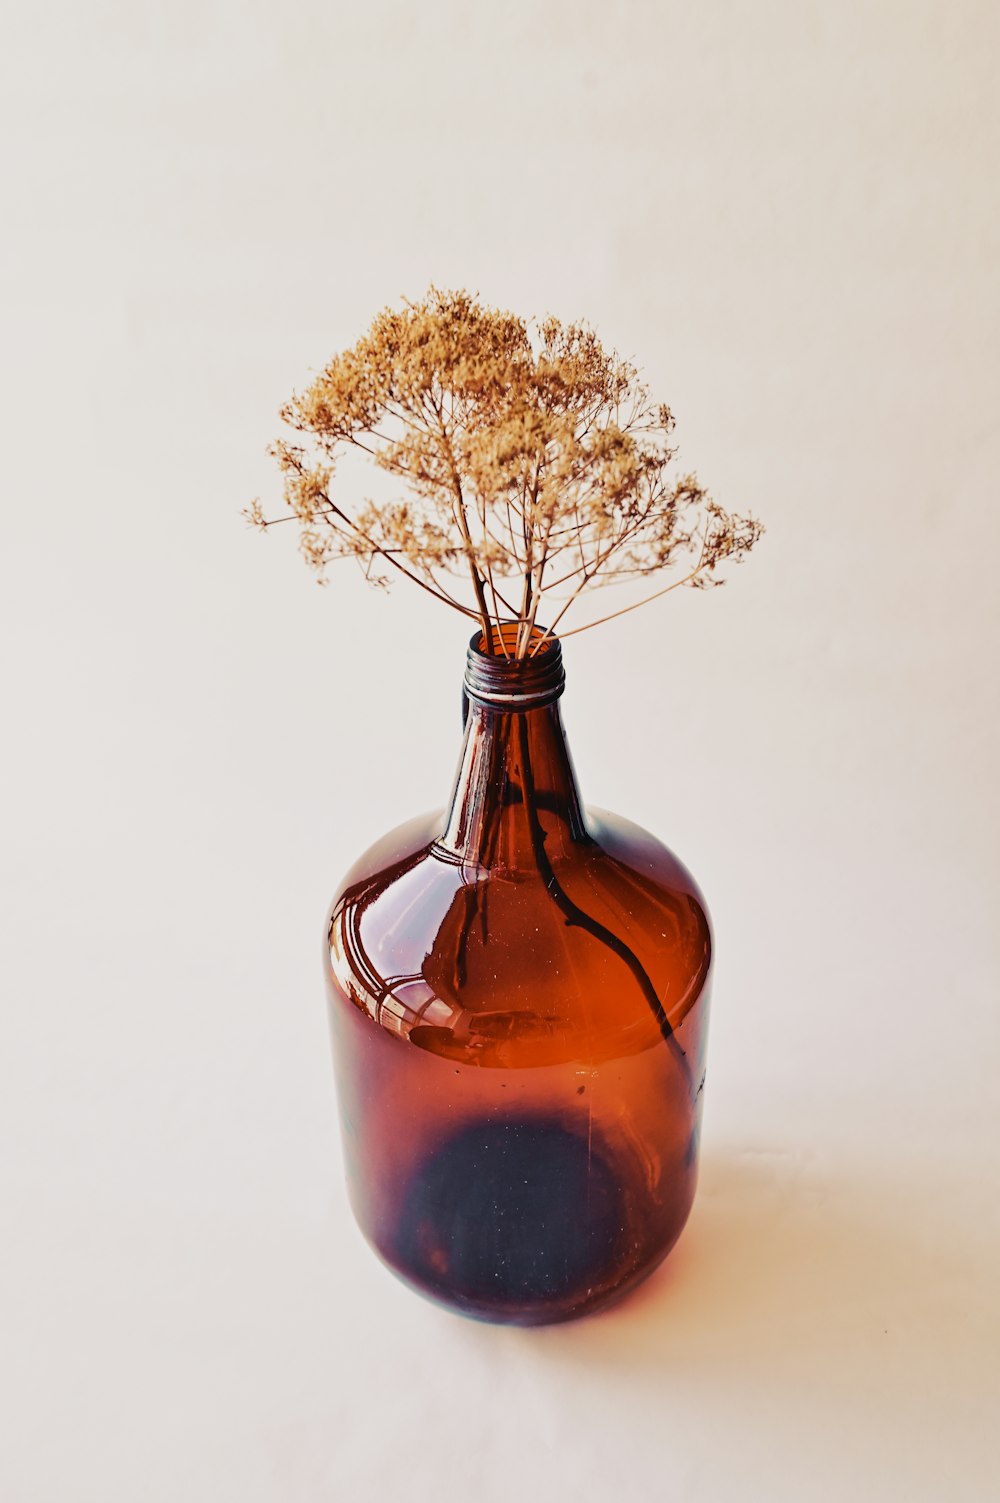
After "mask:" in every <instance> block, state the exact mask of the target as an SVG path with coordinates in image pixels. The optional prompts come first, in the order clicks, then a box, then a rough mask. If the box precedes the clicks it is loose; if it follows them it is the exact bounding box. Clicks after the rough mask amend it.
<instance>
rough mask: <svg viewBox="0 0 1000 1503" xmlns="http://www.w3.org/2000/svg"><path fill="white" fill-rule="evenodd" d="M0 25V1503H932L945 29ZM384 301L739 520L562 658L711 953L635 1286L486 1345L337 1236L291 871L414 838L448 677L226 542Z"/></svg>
mask: <svg viewBox="0 0 1000 1503" xmlns="http://www.w3.org/2000/svg"><path fill="white" fill-rule="evenodd" d="M3 33H4V48H3V55H2V58H0V71H2V109H3V114H4V124H3V135H2V142H3V144H2V151H3V158H4V184H5V191H4V207H5V214H4V219H5V227H4V230H3V233H2V235H0V267H2V287H3V329H4V332H3V346H4V361H3V377H2V379H3V401H2V406H0V412H2V422H3V432H4V446H3V532H2V550H0V558H2V562H0V569H2V581H0V582H2V598H0V622H2V641H3V647H4V653H3V700H2V704H3V721H4V735H3V740H2V757H3V784H2V786H3V794H4V797H3V806H4V818H3V842H2V851H0V898H2V904H3V915H4V924H3V938H2V946H3V948H2V989H3V996H2V1012H0V1049H2V1054H0V1059H2V1069H3V1075H4V1085H3V1091H2V1094H0V1175H2V1199H0V1205H2V1208H3V1220H2V1233H3V1250H4V1251H3V1265H4V1277H3V1281H2V1285H0V1301H2V1302H3V1306H4V1308H3V1311H2V1330H3V1361H2V1364H0V1400H2V1409H3V1413H4V1415H5V1424H4V1427H3V1428H4V1430H5V1432H6V1438H5V1441H4V1445H3V1447H2V1449H0V1496H2V1497H3V1498H4V1499H9V1500H11V1503H90V1500H94V1503H119V1500H120V1503H126V1500H127V1503H133V1500H135V1499H142V1500H143V1503H160V1500H163V1503H168V1500H169V1503H176V1500H177V1499H179V1498H183V1499H184V1500H185V1503H200V1500H206V1503H208V1500H211V1503H217V1500H219V1499H222V1498H229V1497H233V1498H235V1497H239V1498H240V1499H241V1503H276V1500H279V1499H280V1500H282V1503H289V1500H293V1499H295V1500H309V1503H311V1500H319V1499H325V1498H330V1497H341V1496H342V1497H351V1498H353V1499H356V1500H358V1503H367V1500H373V1503H374V1500H375V1499H382V1498H384V1497H387V1496H392V1494H393V1490H394V1489H396V1490H400V1491H402V1490H404V1489H405V1493H406V1496H407V1498H408V1499H410V1500H413V1503H421V1500H430V1499H435V1500H438V1499H441V1498H454V1499H456V1500H459V1499H463V1500H464V1499H467V1498H469V1497H470V1496H475V1497H477V1498H481V1499H483V1500H484V1503H486V1500H489V1503H493V1500H497V1503H499V1500H501V1499H504V1500H505V1499H507V1498H509V1497H510V1496H512V1495H514V1494H516V1495H518V1496H522V1497H525V1498H527V1499H529V1500H530V1499H534V1498H539V1499H540V1498H542V1497H551V1498H569V1497H573V1498H575V1499H579V1500H590V1499H593V1500H596V1499H600V1498H603V1497H605V1496H608V1495H611V1494H614V1495H621V1494H625V1495H628V1496H634V1497H639V1498H644V1497H650V1496H660V1495H661V1494H662V1493H665V1494H666V1495H667V1496H669V1497H671V1498H672V1499H677V1500H681V1499H684V1500H687V1499H692V1500H693V1499H705V1500H713V1503H720V1500H728V1499H744V1498H746V1497H747V1496H748V1495H749V1493H748V1489H750V1490H751V1491H752V1492H753V1495H754V1496H757V1495H760V1496H764V1495H766V1496H768V1497H769V1498H770V1499H773V1500H776V1503H777V1500H788V1503H801V1500H802V1499H807V1498H808V1499H810V1500H827V1499H829V1500H840V1499H842V1498H843V1497H844V1496H845V1495H848V1494H849V1495H850V1496H852V1497H854V1498H856V1499H858V1500H869V1499H871V1500H881V1499H884V1498H886V1497H888V1496H890V1495H894V1496H895V1495H898V1496H904V1495H905V1496H907V1497H908V1498H910V1499H927V1500H938V1499H940V1498H941V1497H945V1496H947V1497H948V1498H950V1499H954V1500H969V1503H982V1500H984V1499H985V1498H986V1497H988V1496H992V1489H993V1488H995V1483H996V1476H995V1453H994V1451H993V1440H992V1431H993V1427H994V1424H995V1412H996V1405H997V1401H998V1399H1000V1392H998V1387H1000V1385H998V1378H997V1365H996V1352H997V1343H998V1338H1000V1302H998V1296H997V1291H996V1280H995V1270H996V1265H997V1255H998V1245H997V1244H998V1231H1000V1225H998V1223H1000V1213H998V1197H997V1180H996V1171H997V1157H998V1155H997V1141H998V1131H1000V1120H998V1119H1000V1112H998V1104H997V1103H998V1093H997V1087H996V1080H997V1071H998V1068H1000V1022H998V998H997V984H996V976H997V945H996V919H995V914H996V908H997V900H998V897H1000V884H998V869H997V812H998V810H997V795H996V775H995V767H996V765H997V761H998V750H1000V748H998V740H1000V737H998V729H1000V726H998V709H997V683H996V678H997V674H996V661H997V648H998V637H1000V631H998V626H1000V622H998V608H997V586H996V569H997V558H998V542H1000V538H998V515H1000V509H998V505H997V478H996V477H997V474H998V472H1000V439H998V428H997V419H996V410H997V402H998V396H1000V390H998V379H997V377H998V361H997V357H998V335H1000V328H998V311H1000V297H998V279H997V261H998V252H1000V213H998V203H997V191H996V161H997V152H998V148H1000V119H998V110H997V105H996V97H997V96H996V89H995V77H994V73H995V58H996V54H997V47H998V45H1000V12H998V11H997V9H996V7H995V6H991V5H989V4H986V3H982V4H977V3H972V0H959V3H952V4H947V5H945V4H943V3H927V0H908V3H902V0H881V3H879V4H875V5H871V4H862V3H860V0H848V3H844V4H839V5H828V6H827V5H817V4H813V3H806V4H801V3H793V0H766V3H757V4H753V5H750V4H739V3H725V4H724V3H708V4H700V5H694V4H685V5H680V4H675V3H673V0H670V3H663V4H653V3H638V0H632V3H619V4H611V3H606V4H601V5H598V4H593V3H588V0H583V3H581V0H577V3H575V4H568V3H563V0H546V3H539V4H533V5H532V4H527V3H523V0H514V3H512V4H507V5H505V6H502V7H490V8H486V7H471V6H467V5H457V4H454V5H452V4H446V3H440V0H434V3H426V4H424V5H421V6H408V5H404V4H402V3H395V4H389V3H385V0H379V3H374V4H372V3H368V4H366V5H364V6H361V5H356V6H347V5H344V4H341V3H336V0H335V3H327V4H323V5H320V4H317V3H315V0H303V3H301V4H299V5H298V6H295V7H293V8H289V7H285V6H279V5H278V4H276V3H274V0H267V3H262V0H256V3H246V0H244V3H242V4H239V5H236V4H222V3H218V0H215V3H211V0H210V3H200V4H198V5H194V4H191V3H187V0H174V3H172V4H170V5H166V4H153V3H149V0H139V3H137V4H124V3H122V0H105V3H97V0H94V3H87V4H83V5H77V4H73V5H71V4H69V3H54V4H52V5H49V6H44V7H37V6H36V7H32V6H21V7H18V8H14V7H12V6H11V7H8V8H7V13H6V15H5V17H4V22H3ZM432 280H433V281H435V282H437V283H438V284H439V285H442V286H446V287H447V286H467V287H469V288H472V289H477V290H478V291H479V292H480V293H481V295H482V296H483V297H484V298H485V299H486V300H487V301H489V302H491V303H496V304H499V305H501V306H506V307H511V308H514V309H516V310H518V311H521V312H524V313H531V312H538V313H542V312H546V311H551V312H554V313H556V314H558V315H559V316H561V317H564V318H574V317H578V316H581V315H582V316H586V317H587V318H589V319H590V320H591V321H592V322H593V323H594V325H595V326H596V327H597V329H598V331H599V332H600V334H601V335H602V337H604V338H605V340H606V341H607V342H608V343H611V344H614V345H616V346H617V348H618V349H619V350H620V351H621V352H622V353H623V354H624V355H627V356H629V357H631V358H634V359H635V360H636V361H637V362H638V363H639V364H640V365H641V366H642V368H643V370H644V373H645V375H646V377H647V379H648V380H649V382H650V384H651V385H652V387H653V389H654V391H655V392H656V393H657V395H658V396H660V397H662V398H663V399H664V400H667V401H669V402H670V403H671V405H672V406H673V408H674V410H675V412H676V414H677V417H678V436H679V440H680V443H681V450H682V454H681V458H682V462H683V463H684V464H685V465H689V466H691V467H694V468H696V469H697V471H698V473H699V476H700V478H701V479H702V480H703V481H704V482H705V483H707V484H708V485H709V486H710V487H711V489H712V491H713V492H714V494H715V495H716V496H717V497H718V499H719V500H720V501H721V502H722V503H723V504H724V505H725V506H727V507H730V508H731V509H735V510H742V509H749V510H752V511H754V512H755V513H757V514H758V515H760V516H761V517H762V518H763V519H764V521H765V522H766V524H767V526H768V533H767V536H766V538H765V539H764V541H763V542H762V543H761V545H760V547H759V550H758V551H757V553H756V554H755V556H754V557H753V559H752V560H751V561H750V562H749V563H748V564H747V565H746V566H745V567H744V568H742V569H739V570H737V571H735V573H734V575H733V578H732V580H731V582H730V583H729V584H728V585H727V587H726V588H725V589H724V590H720V591H716V592H714V593H713V594H709V595H701V594H697V593H695V592H690V591H685V592H680V593H679V594H677V595H673V596H671V597H669V598H668V599H666V600H664V601H662V602H660V603H658V604H656V605H653V606H651V607H649V608H648V609H647V610H645V611H643V612H640V613H637V614H635V615H633V616H630V617H627V618H625V619H623V620H621V621H619V622H616V623H613V624H612V625H610V626H608V627H605V628H602V629H600V630H598V631H597V632H595V633H593V634H589V635H584V636H581V637H579V638H574V639H572V640H571V641H569V642H567V648H566V651H567V658H568V671H569V687H568V690H567V694H566V698H565V702H564V704H565V716H566V722H567V726H568V730H569V734H570V737H571V741H572V745H573V749H574V753H575V757H576V762H577V767H578V771H579V774H580V779H581V783H582V786H583V789H584V792H585V795H586V796H587V797H588V798H589V799H590V800H591V801H593V802H595V803H597V804H600V805H604V806H606V807H612V808H616V809H618V810H620V811H621V812H622V813H624V814H626V815H628V816H630V817H632V818H635V819H637V820H639V821H641V822H643V823H645V824H647V825H648V826H650V827H651V828H652V829H654V830H656V831H657V832H658V833H660V834H661V835H662V836H663V837H664V838H665V839H666V840H667V842H668V843H669V844H670V845H672V846H673V847H674V848H675V849H676V850H677V851H678V852H679V853H680V854H681V855H682V856H683V858H684V859H685V860H686V861H687V862H688V864H689V865H690V866H691V867H692V869H693V870H694V871H695V873H696V874H697V875H698V878H699V880H700V881H701V884H702V886H703V888H704V890H705V892H706V894H707V897H708V900H709V903H710V906H711V908H712V911H713V915H714V918H715V923H716V929H717V937H718V972H717V982H716V992H715V1002H714V1011H713V1018H712V1027H711V1037H710V1050H709V1074H708V1088H707V1096H706V1117H705V1131H704V1149H703V1152H704V1162H703V1171H702V1182H701V1188H700V1192H699V1200H698V1202H697V1204H696V1209H695V1212H694V1215H693V1217H692V1221H691V1223H690V1225H689V1228H688V1230H687V1232H686V1233H685V1237H684V1239H683V1241H682V1243H681V1244H680V1246H679V1247H678V1249H677V1251H676V1252H675V1254H674V1255H673V1256H672V1257H671V1259H670V1260H669V1262H668V1264H667V1265H666V1267H665V1268H664V1270H663V1271H662V1272H661V1273H660V1274H658V1275H657V1276H656V1277H655V1278H654V1279H653V1280H652V1281H651V1282H650V1284H648V1285H647V1286H646V1287H645V1288H644V1289H643V1290H642V1291H641V1292H640V1293H639V1294H637V1295H636V1296H635V1297H633V1299H631V1300H630V1301H629V1302H627V1303H626V1304H625V1305H623V1306H622V1307H621V1308H620V1309H619V1310H617V1311H613V1312H609V1313H608V1314H607V1315H605V1316H601V1317H598V1318H594V1319H591V1320H588V1321H584V1322H581V1323H579V1324H578V1325H573V1326H568V1327H564V1328H558V1329H551V1330H543V1331H537V1332H534V1333H530V1332H519V1331H510V1330H502V1329H494V1328H490V1327H485V1326H476V1325H473V1324H469V1323H466V1322H463V1321H461V1320H459V1319H457V1318H455V1317H451V1316H448V1315H446V1314H444V1313H442V1312H439V1311H437V1310H435V1309H434V1308H432V1307H431V1306H430V1305H426V1304H424V1303H422V1302H421V1301H419V1300H418V1299H416V1298H415V1297H414V1296H411V1295H410V1294H408V1293H407V1292H405V1291H404V1290H403V1289H402V1288H401V1286H398V1285H397V1284H396V1283H394V1281H393V1280H392V1279H391V1278H390V1276H389V1275H388V1274H386V1273H384V1272H383V1271H382V1270H381V1268H380V1267H379V1266H378V1265H377V1264H376V1263H375V1262H374V1261H373V1259H372V1258H371V1256H370V1254H369V1253H368V1252H367V1251H366V1250H365V1248H364V1247H363V1245H362V1243H361V1239H360V1237H359V1235H358V1234H357V1233H356V1232H355V1230H354V1228H353V1224H352V1223H351V1221H350V1217H349V1213H348V1210H347V1205H346V1199H345V1192H344V1189H343V1185H342V1180H341V1167H340V1159H339V1148H338V1143H337V1136H336V1118H335V1106H334V1098H333V1092H332V1078H331V1071H330V1065H329V1058H328V1045H327V1037H326V1023H325V1017H324V1012H323V1001H322V992H321V977H320V965H319V953H320V929H321V922H322V917H323V911H324V907H325V904H326V902H327V899H328V897H329V896H330V894H331V892H332V890H333V888H334V886H335V884H336V882H337V880H338V878H339V876H340V875H341V872H342V871H343V869H344V868H345V867H346V866H347V865H348V864H349V862H350V861H351V860H353V858H354V856H355V855H356V854H357V853H358V851H359V850H360V849H361V848H363V846H365V845H366V844H367V843H368V842H369V841H370V840H371V839H372V838H373V837H374V836H375V835H377V834H378V833H380V832H381V831H382V830H383V829H385V828H387V827H388V826H390V825H391V824H393V823H395V822H397V821H398V820H400V819H402V818H405V817H407V816H408V815H410V814H412V813H414V812H416V811H418V810H421V809H423V808H426V807H428V806H431V805H435V804H438V803H440V802H442V801H443V800H444V798H445V797H446V795H447V792H448V789H449V786H450V782H451V778H452V775H453V771H454V766H455V760H456V757H457V751H458V741H459V725H458V689H459V680H460V675H461V670H462V662H463V653H464V644H465V639H466V632H465V630H464V627H463V625H462V623H461V621H460V619H459V618H458V617H452V616H450V614H449V613H447V612H444V611H439V610H438V608H437V607H435V606H434V605H433V604H428V603H426V602H425V600H424V599H423V598H422V597H420V596H419V595H418V594H417V592H413V593H407V591H406V589H405V587H399V588H397V589H394V591H393V592H392V594H391V595H390V596H389V597H388V598H379V597H377V596H375V595H374V594H372V593H371V592H369V591H368V589H367V587H366V586H365V585H364V583H363V581H362V580H361V579H360V577H359V576H358V575H357V574H356V573H354V572H352V571H351V569H350V566H346V565H341V566H338V570H337V572H335V574H334V575H333V578H332V580H331V583H330V585H329V586H328V588H327V589H326V590H320V589H317V588H316V587H315V585H314V584H313V583H312V582H311V579H310V577H309V576H308V575H307V573H306V571H305V569H304V567H303V566H302V564H301V563H300V561H299V559H298V558H297V556H296V553H295V548H294V542H293V539H292V538H291V536H282V535H281V534H280V531H279V532H278V533H274V534H271V535H269V536H268V537H267V538H264V539H261V538H258V537H257V536H256V535H254V534H252V533H250V532H248V531H247V530H246V529H245V528H244V526H243V524H242V523H241V521H240V518H239V515H238V512H239V508H240V507H241V506H242V505H244V504H245V503H246V502H247V501H248V500H249V499H250V498H252V497H253V496H254V495H260V496H262V498H263V499H264V500H265V502H267V501H268V500H271V501H274V502H275V503H276V501H277V495H278V486H277V480H276V476H275V473H274V470H273V465H272V462H271V461H270V460H269V459H268V457H267V455H266V453H265V448H266V445H267V443H268V442H269V441H270V440H271V439H272V438H273V437H275V436H277V433H278V428H279V425H278V422H277V417H276V410H277V407H278V406H279V404H280V402H281V401H282V400H284V398H285V397H286V396H287V395H288V394H289V393H290V392H291V390H292V389H293V388H294V387H296V386H299V387H301V386H302V385H303V384H304V382H305V381H306V379H307V378H308V375H309V372H310V371H311V370H315V369H317V368H318V367H319V366H321V365H322V364H323V362H324V361H325V360H326V359H327V358H328V357H329V356H330V355H331V354H332V353H333V352H334V351H335V350H337V349H340V348H341V347H343V346H344V345H346V344H348V343H352V342H353V341H354V340H355V339H356V338H357V337H358V336H359V335H360V334H361V333H362V332H363V331H364V329H365V328H366V327H367V324H368V322H369V319H370V317H371V316H372V314H373V313H374V312H375V311H376V310H377V309H378V308H379V307H381V306H382V305H384V304H385V303H386V302H389V301H397V300H398V299H399V298H400V297H401V296H402V295H404V294H405V295H409V296H416V295H419V294H420V293H421V292H422V291H423V290H424V289H425V288H426V286H427V285H428V283H429V282H430V281H432ZM289 531H290V529H289ZM991 1468H992V1481H991Z"/></svg>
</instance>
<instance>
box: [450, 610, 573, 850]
mask: <svg viewBox="0 0 1000 1503" xmlns="http://www.w3.org/2000/svg"><path fill="white" fill-rule="evenodd" d="M478 641H479V639H478V638H477V637H474V638H473V642H472V645H471V646H470V649H469V665H468V667H467V670H466V678H465V694H466V704H467V714H466V723H465V739H464V742H463V745H462V755H461V758H460V761H459V767H458V774H457V776H456V779H455V786H454V790H453V792H452V797H451V805H450V810H449V814H448V821H447V826H446V829H445V832H444V834H443V836H442V837H441V839H440V841H439V842H438V843H439V845H441V846H443V847H444V848H445V849H447V850H449V851H450V852H451V853H452V854H453V855H454V856H457V857H458V858H459V859H460V860H461V861H462V862H463V863H468V864H469V865H475V866H479V867H484V868H487V869H490V870H493V871H497V870H507V871H510V872H519V871H529V870H535V871H537V870H539V869H540V867H539V862H540V860H541V863H542V866H544V865H545V864H546V862H551V861H554V860H557V859H558V858H559V856H560V855H561V854H563V853H565V852H568V849H569V847H570V846H571V845H573V844H574V843H579V842H580V841H581V840H585V839H586V838H587V830H586V824H585V821H584V815H583V806H582V804H581V802H580V794H579V790H578V788H577V782H576V774H575V773H574V770H573V761H572V758H571V756H570V752H569V747H568V745H567V743H566V736H565V732H564V731H563V724H562V716H561V714H560V712H559V704H558V699H559V696H560V695H561V693H562V687H563V682H564V675H563V671H562V654H561V650H560V647H559V643H558V642H557V641H551V642H550V643H547V644H546V647H545V649H544V651H543V652H541V653H539V654H538V655H537V656H536V657H535V658H534V659H529V660H528V662H527V663H526V664H525V663H521V664H518V663H514V662H513V661H507V660H505V659H504V658H503V657H499V658H498V657H489V658H487V657H486V655H485V654H484V653H483V652H482V651H481V650H480V648H479V646H478V645H477V643H478Z"/></svg>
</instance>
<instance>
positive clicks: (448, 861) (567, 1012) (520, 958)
mask: <svg viewBox="0 0 1000 1503" xmlns="http://www.w3.org/2000/svg"><path fill="white" fill-rule="evenodd" d="M440 830H441V813H440V811H435V812H434V813H432V814H428V815H424V816H421V817H420V818H418V819H415V820H412V821H410V822H408V823H407V824H405V825H402V826H399V827H397V828H396V829H395V830H393V831H391V832H389V833H388V834H387V835H386V836H384V837H383V838H382V839H381V840H379V841H377V842H376V843H375V844H374V845H373V846H371V847H370V848H369V849H368V851H366V852H365V853H364V855H363V856H362V857H361V858H360V859H359V860H358V861H357V862H355V864H354V866H353V867H352V868H351V870H350V871H349V872H348V874H347V875H346V877H345V879H344V881H343V882H342V883H341V885H340V887H339V889H338V891H337V894H336V895H335V897H334V900H333V903H332V904H331V908H330V911H329V916H328V924H327V932H326V954H327V957H328V962H329V967H328V978H329V980H330V982H331V983H332V985H333V988H334V990H335V992H336V993H337V994H339V996H340V998H341V999H342V1000H343V1001H349V1002H351V1003H353V1004H354V1005H356V1006H358V1007H360V1008H361V1009H362V1010H363V1011H365V1012H367V1013H369V1014H370V1016H371V1017H372V1018H373V1019H375V1020H376V1021H377V1022H379V1023H381V1024H382V1026H383V1027H386V1028H388V1029H389V1030H390V1031H392V1032H395V1033H397V1034H399V1035H400V1036H402V1037H406V1038H408V1039H409V1040H410V1042H412V1043H416V1044H418V1045H420V1046H421V1047H424V1048H432V1049H434V1051H435V1052H438V1053H444V1054H448V1055H449V1056H450V1057H455V1058H457V1057H459V1055H461V1056H462V1057H463V1058H470V1057H471V1058H474V1059H475V1060H476V1061H477V1062H479V1063H484V1064H485V1063H493V1064H504V1063H511V1062H515V1061H518V1060H520V1061H522V1062H524V1061H528V1062H533V1063H543V1062H555V1061H556V1059H561V1058H564V1057H566V1055H567V1051H569V1052H570V1053H572V1051H574V1050H578V1051H581V1052H588V1051H589V1052H591V1053H593V1052H594V1051H595V1050H596V1051H598V1052H604V1053H614V1052H615V1051H620V1052H632V1051H636V1050H638V1049H641V1048H646V1047H650V1046H651V1045H652V1044H655V1043H656V1042H658V1041H659V1040H660V1039H661V1038H662V1036H663V1034H664V1031H665V1030H666V1031H668V1032H669V1030H670V1029H671V1028H673V1027H677V1026H679V1025H680V1024H681V1022H682V1021H683V1019H684V1017H685V1016H686V1014H687V1012H688V1011H689V1010H690V1008H691V1007H692V1006H694V1004H695V1003H696V1002H697V1001H698V999H699V997H700V996H701V995H702V994H703V993H704V992H705V990H706V985H707V981H708V976H709V971H710V966H711V958H712V934H711V924H710V920H709V917H708V911H707V908H706V906H705V903H704V899H703V898H702V895H701V892H700V890H699V889H698V886H697V884H696V883H695V881H694V879H693V877H692V876H691V874H690V872H688V870H687V868H686V867H685V866H684V865H683V863H682V862H680V861H679V860H678V858H677V857H676V856H674V854H673V853H672V852H671V851H670V850H669V849H668V848H667V847H666V846H665V845H664V844H663V843H662V842H661V841H659V840H658V839H656V837H655V836H653V835H651V834H650V833H649V832H648V831H646V830H643V829H642V828H641V827H640V826H638V825H635V824H633V823H632V822H631V821H628V820H625V819H623V818H622V817H621V816H618V815H615V814H612V813H610V812H609V811H606V810H599V809H594V810H588V811H587V819H586V836H585V837H584V838H582V839H581V840H580V841H579V842H576V843H575V844H574V845H573V847H572V848H571V849H569V850H566V849H561V850H560V852H559V853H558V855H554V856H553V860H552V861H551V863H548V862H546V863H545V866H544V869H540V868H539V867H537V866H535V867H528V868H526V869H523V870H517V871H512V870H510V869H509V868H502V869H499V870H488V869H484V868H481V867H475V866H473V867H470V866H468V865H466V864H464V863H463V862H462V861H461V860H460V859H458V858H457V857H456V856H455V855H454V853H452V852H450V851H448V850H446V849H445V848H443V847H442V846H441V844H440V842H439V835H440ZM666 1019H669V1020H670V1021H669V1023H668V1022H667V1021H666Z"/></svg>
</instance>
